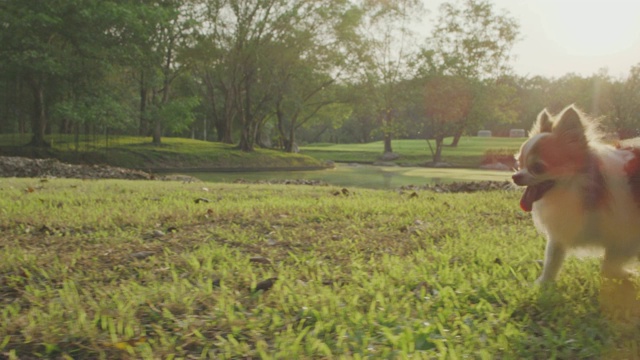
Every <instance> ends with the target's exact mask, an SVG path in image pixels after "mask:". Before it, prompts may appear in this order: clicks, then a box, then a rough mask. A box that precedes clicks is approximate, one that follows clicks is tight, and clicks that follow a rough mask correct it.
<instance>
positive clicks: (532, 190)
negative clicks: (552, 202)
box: [520, 180, 554, 212]
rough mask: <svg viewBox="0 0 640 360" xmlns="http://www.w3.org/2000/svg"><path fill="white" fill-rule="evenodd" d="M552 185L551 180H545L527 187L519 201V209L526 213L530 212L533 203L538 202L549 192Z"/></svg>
mask: <svg viewBox="0 0 640 360" xmlns="http://www.w3.org/2000/svg"><path fill="white" fill-rule="evenodd" d="M553 185H554V182H553V180H547V181H544V182H541V183H540V184H536V185H529V186H527V189H526V190H525V191H524V194H522V198H521V199H520V208H521V209H522V210H524V211H526V212H530V211H531V210H532V209H533V203H534V202H536V201H538V200H540V198H542V196H543V195H544V193H546V192H547V191H549V190H551V188H552V187H553Z"/></svg>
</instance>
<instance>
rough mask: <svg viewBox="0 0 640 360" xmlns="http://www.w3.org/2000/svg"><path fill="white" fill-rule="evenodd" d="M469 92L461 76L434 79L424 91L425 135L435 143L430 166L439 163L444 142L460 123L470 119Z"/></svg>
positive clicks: (443, 76) (436, 77)
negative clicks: (462, 120)
mask: <svg viewBox="0 0 640 360" xmlns="http://www.w3.org/2000/svg"><path fill="white" fill-rule="evenodd" d="M472 91H473V90H472V89H471V86H470V85H469V83H468V81H467V79H465V78H463V77H461V76H450V75H435V76H432V77H431V78H430V79H428V81H427V83H426V85H425V88H424V109H425V115H426V119H427V121H426V122H425V127H426V129H425V133H427V134H428V137H427V140H428V139H434V140H435V143H436V148H435V151H433V153H432V155H433V163H434V164H437V163H439V162H441V159H442V146H443V142H444V138H445V137H446V136H448V135H449V134H451V132H452V131H453V130H454V129H455V128H456V127H457V126H458V123H459V122H460V119H464V118H466V117H467V116H468V115H469V111H470V109H471V106H472V102H473V95H472Z"/></svg>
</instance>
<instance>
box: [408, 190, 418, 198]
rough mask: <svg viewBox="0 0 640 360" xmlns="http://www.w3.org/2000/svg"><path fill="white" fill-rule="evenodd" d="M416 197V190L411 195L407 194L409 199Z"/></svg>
mask: <svg viewBox="0 0 640 360" xmlns="http://www.w3.org/2000/svg"><path fill="white" fill-rule="evenodd" d="M417 197H418V193H417V192H415V191H414V192H412V193H411V195H409V199H413V198H417Z"/></svg>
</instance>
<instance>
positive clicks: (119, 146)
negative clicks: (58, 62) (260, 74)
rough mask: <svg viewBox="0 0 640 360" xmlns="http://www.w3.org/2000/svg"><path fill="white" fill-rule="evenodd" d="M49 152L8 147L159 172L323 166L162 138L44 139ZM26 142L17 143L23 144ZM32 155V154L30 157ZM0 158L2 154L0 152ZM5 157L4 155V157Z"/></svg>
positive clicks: (1, 140) (1, 141) (273, 153)
mask: <svg viewBox="0 0 640 360" xmlns="http://www.w3.org/2000/svg"><path fill="white" fill-rule="evenodd" d="M47 140H48V141H49V142H50V143H51V144H52V148H51V149H44V150H37V149H32V148H23V147H11V148H9V149H6V150H5V152H7V151H12V152H16V153H14V154H11V155H21V154H24V155H36V156H41V157H42V156H44V157H55V158H57V159H60V160H61V161H65V162H71V163H77V162H89V163H104V164H109V165H113V166H121V167H126V168H136V169H162V168H178V169H179V168H270V167H271V168H273V167H317V166H322V165H323V163H322V162H320V161H318V160H316V159H314V158H312V157H309V156H306V155H302V154H288V153H284V152H282V151H277V150H268V149H260V148H257V149H256V151H254V152H243V151H240V150H237V149H236V148H235V146H234V145H229V144H222V143H217V142H205V141H201V140H192V139H184V138H171V137H165V138H163V139H162V145H161V146H154V145H152V144H151V141H150V138H144V137H134V136H118V137H111V138H110V139H109V141H108V142H107V140H106V139H105V138H103V137H98V138H95V139H93V138H83V139H82V141H80V142H79V143H78V147H77V148H76V144H75V142H74V139H73V136H71V135H54V136H50V137H48V138H47ZM16 142H17V140H16V139H15V136H14V135H0V145H4V146H6V145H8V144H15V143H16ZM26 142H28V139H27V140H25V141H22V142H19V143H26ZM76 149H77V151H76ZM30 152H34V153H30ZM0 155H3V154H2V151H1V150H0ZM4 155H6V154H4Z"/></svg>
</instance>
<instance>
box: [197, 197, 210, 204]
mask: <svg viewBox="0 0 640 360" xmlns="http://www.w3.org/2000/svg"><path fill="white" fill-rule="evenodd" d="M195 202H196V204H200V203H201V202H203V203H208V202H211V201H210V200H209V199H207V198H197V199H196V200H195Z"/></svg>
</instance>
